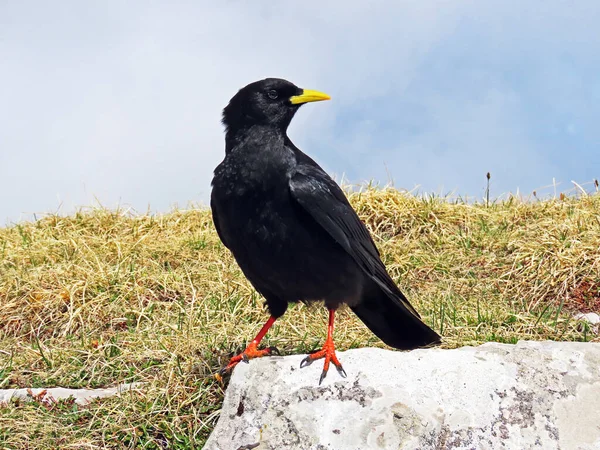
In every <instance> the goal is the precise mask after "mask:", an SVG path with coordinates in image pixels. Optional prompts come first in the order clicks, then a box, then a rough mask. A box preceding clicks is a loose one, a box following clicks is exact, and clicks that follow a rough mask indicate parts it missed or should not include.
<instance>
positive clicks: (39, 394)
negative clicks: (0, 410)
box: [0, 383, 139, 405]
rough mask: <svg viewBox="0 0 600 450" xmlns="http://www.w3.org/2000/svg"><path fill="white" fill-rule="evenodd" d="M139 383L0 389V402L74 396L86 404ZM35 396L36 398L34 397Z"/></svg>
mask: <svg viewBox="0 0 600 450" xmlns="http://www.w3.org/2000/svg"><path fill="white" fill-rule="evenodd" d="M136 385H139V383H126V384H121V385H119V386H116V387H112V388H104V389H67V388H61V387H55V388H47V389H44V388H33V389H26V388H25V389H0V403H3V402H4V403H8V402H9V401H11V399H13V398H19V399H21V400H25V401H31V400H35V399H37V400H38V401H40V402H43V403H49V404H50V403H53V402H54V401H58V400H64V399H68V398H70V397H72V398H73V399H74V400H75V403H77V404H79V405H86V404H88V403H89V402H90V401H92V400H93V399H95V398H104V397H112V396H113V395H117V394H120V393H122V392H125V391H129V390H130V389H134V388H135V387H136ZM34 397H35V398H34Z"/></svg>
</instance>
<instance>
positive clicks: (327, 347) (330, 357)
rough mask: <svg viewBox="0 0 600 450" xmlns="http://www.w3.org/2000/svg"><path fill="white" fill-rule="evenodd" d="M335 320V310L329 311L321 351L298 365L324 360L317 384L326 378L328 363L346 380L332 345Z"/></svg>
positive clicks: (303, 365)
mask: <svg viewBox="0 0 600 450" xmlns="http://www.w3.org/2000/svg"><path fill="white" fill-rule="evenodd" d="M334 320H335V309H330V310H329V325H328V326H327V340H326V341H325V344H324V345H323V349H322V350H319V351H318V352H315V353H311V354H310V355H308V356H307V357H306V358H304V359H303V360H302V362H301V363H300V367H301V368H302V367H306V366H309V365H311V364H312V363H313V361H315V360H317V359H320V358H325V363H324V364H323V372H321V378H320V379H319V384H321V383H322V382H323V380H324V379H325V377H326V376H327V371H328V370H329V363H330V362H332V363H333V364H334V365H335V367H336V369H337V370H338V372H339V373H340V375H341V376H343V377H344V378H346V371H345V370H344V368H343V367H342V364H341V363H340V361H339V360H338V359H337V356H336V355H335V345H334V343H333V322H334Z"/></svg>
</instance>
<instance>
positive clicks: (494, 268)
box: [0, 188, 600, 449]
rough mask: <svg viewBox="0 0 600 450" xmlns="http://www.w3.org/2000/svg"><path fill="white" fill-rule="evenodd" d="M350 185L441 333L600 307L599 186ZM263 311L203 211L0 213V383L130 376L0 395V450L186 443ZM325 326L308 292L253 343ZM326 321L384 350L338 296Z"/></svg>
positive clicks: (537, 322)
mask: <svg viewBox="0 0 600 450" xmlns="http://www.w3.org/2000/svg"><path fill="white" fill-rule="evenodd" d="M350 198H351V201H352V203H353V205H354V206H355V208H356V209H357V211H358V212H359V214H360V215H361V217H362V218H363V220H364V221H365V222H366V223H367V225H368V227H369V228H370V230H371V231H372V233H373V236H374V239H375V241H376V243H377V245H378V246H379V248H380V249H381V251H382V257H383V259H384V261H385V262H386V264H387V266H388V269H389V271H390V273H391V274H392V276H393V277H394V279H395V280H396V281H397V282H398V284H399V285H400V287H401V288H402V289H403V290H404V291H405V292H406V294H407V295H408V297H409V298H410V300H411V302H412V303H413V304H414V305H415V307H416V308H417V309H418V310H419V311H420V312H421V314H422V316H423V318H424V320H425V321H426V322H427V323H429V324H430V325H432V326H433V327H434V328H435V329H436V330H438V331H440V332H441V334H443V336H444V344H443V346H444V347H446V348H453V347H458V346H462V345H477V344H480V343H483V342H487V341H498V342H507V343H515V342H517V341H518V340H519V339H536V340H541V339H552V340H577V341H589V340H596V341H597V340H598V337H597V336H596V335H594V334H593V333H592V332H591V331H590V330H589V327H585V326H582V325H581V324H578V323H576V321H575V320H573V318H572V312H573V311H574V310H582V311H587V310H596V311H597V310H598V307H599V305H600V292H598V286H600V196H599V195H590V196H582V197H579V198H576V197H567V198H562V199H549V200H542V201H538V200H536V201H533V202H523V201H520V200H518V199H516V198H510V199H508V200H506V201H496V202H491V203H490V204H489V205H486V203H485V202H484V203H483V204H468V203H464V202H461V201H451V200H449V199H444V198H435V197H429V196H425V197H416V196H412V195H408V194H403V193H400V192H398V191H396V190H393V189H381V190H378V189H370V188H368V189H365V190H363V191H362V192H357V193H353V194H350ZM266 318H267V314H266V313H265V311H264V309H263V307H262V299H261V298H260V297H259V296H258V295H257V294H256V293H255V292H254V291H253V290H252V288H251V286H250V285H249V284H248V282H247V281H246V280H245V279H244V277H243V276H242V274H241V272H240V270H239V269H238V267H237V266H236V264H235V262H234V260H233V258H232V257H231V255H230V254H229V252H228V251H227V249H225V248H224V247H223V245H222V244H221V243H220V241H219V239H218V237H217V235H216V232H215V231H214V228H213V225H212V220H211V217H210V212H209V211H208V210H205V209H190V210H177V211H173V212H171V213H169V214H165V215H161V216H149V215H130V214H127V213H125V212H123V211H109V210H105V209H96V210H90V211H88V212H80V213H77V214H75V215H72V216H68V217H59V216H48V217H45V218H43V219H41V220H38V221H36V222H33V223H20V224H17V225H14V226H10V227H6V228H0V388H10V387H51V386H64V387H102V386H110V385H115V384H116V383H119V382H132V381H140V382H144V383H145V384H144V386H143V388H141V389H139V390H137V391H135V392H131V393H128V394H126V395H123V396H121V397H115V398H110V399H104V400H101V401H95V402H93V403H91V404H90V405H89V406H86V407H80V406H77V405H75V404H73V403H72V402H69V401H64V402H60V403H58V404H54V405H51V406H49V405H46V404H44V403H41V402H28V403H26V402H12V403H10V404H8V405H3V406H0V448H19V449H27V448H107V447H108V448H147V449H153V448H156V449H160V448H167V443H168V448H201V447H202V444H203V443H204V441H205V440H206V438H207V436H208V434H209V433H210V431H211V429H212V428H213V427H214V425H215V423H216V421H217V419H218V415H219V409H220V404H221V402H222V398H223V394H224V387H223V386H222V385H220V384H219V383H218V382H217V381H216V380H215V378H214V376H213V374H214V373H215V372H216V371H217V370H218V369H219V368H220V367H221V366H222V365H224V364H225V362H226V361H227V359H228V357H229V356H230V355H231V354H232V353H233V352H236V351H239V350H241V349H243V347H244V346H245V344H246V340H248V339H250V338H251V337H253V336H254V334H255V333H256V331H257V330H258V329H259V328H260V326H261V325H262V323H263V322H264V321H265V320H266ZM325 324H326V311H325V309H324V308H323V307H321V306H318V305H317V306H314V307H306V306H303V305H296V306H293V307H291V308H290V309H289V310H288V313H287V314H286V315H285V316H284V318H282V320H280V321H278V323H277V324H276V325H275V326H274V327H273V329H272V331H271V332H270V333H269V334H268V335H267V339H266V341H265V345H275V346H277V347H278V348H279V349H280V350H281V351H282V353H284V354H290V353H304V352H307V351H309V350H310V349H313V348H316V347H319V346H320V345H321V344H322V342H323V340H324V337H325V331H326V327H325ZM336 327H337V328H336V334H335V337H336V343H337V346H338V348H339V349H340V350H344V349H348V348H353V347H362V346H378V347H384V345H383V344H382V343H381V342H380V341H378V340H377V339H376V338H375V337H374V336H373V335H372V334H371V333H370V332H369V331H368V329H366V328H365V327H364V326H363V325H362V323H361V322H360V321H359V320H357V319H356V318H355V317H354V316H353V314H352V313H351V312H349V311H346V310H343V311H341V312H340V314H339V317H338V320H337V325H336ZM346 369H347V370H348V371H351V370H352V369H351V368H346ZM315 382H316V379H315Z"/></svg>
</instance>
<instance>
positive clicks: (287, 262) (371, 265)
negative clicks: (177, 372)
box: [211, 78, 440, 384]
mask: <svg viewBox="0 0 600 450" xmlns="http://www.w3.org/2000/svg"><path fill="white" fill-rule="evenodd" d="M329 98H330V97H329V96H328V95H326V94H323V93H321V92H317V91H311V90H307V89H300V88H298V87H297V86H295V85H294V84H292V83H290V82H288V81H285V80H281V79H277V78H267V79H265V80H261V81H257V82H255V83H251V84H249V85H248V86H246V87H244V88H242V89H241V90H240V91H239V92H238V93H237V94H236V95H235V96H234V97H233V98H232V99H231V101H230V102H229V104H228V105H227V106H226V107H225V109H224V110H223V124H224V125H225V129H226V135H225V159H224V160H223V162H221V164H219V165H218V166H217V168H216V169H215V171H214V178H213V180H212V195H211V208H212V214H213V220H214V223H215V227H216V229H217V232H218V233H219V237H220V238H221V240H222V241H223V244H225V246H227V248H229V250H231V252H232V253H233V256H234V257H235V259H236V261H237V263H238V264H239V266H240V268H241V269H242V271H243V272H244V275H246V277H247V278H248V280H250V282H251V283H252V285H253V286H254V287H255V288H256V290H257V291H258V292H260V293H261V294H262V295H263V296H264V298H265V299H266V304H267V307H268V309H269V312H270V314H271V317H270V318H269V320H268V321H267V323H266V324H265V325H264V326H263V327H262V329H261V330H260V332H259V333H258V335H257V336H256V338H254V340H253V341H252V342H251V343H250V344H249V345H248V347H247V348H246V350H245V351H244V352H242V353H241V354H239V355H237V356H234V357H233V358H231V360H230V362H229V364H228V365H227V366H226V367H225V368H223V369H222V370H221V372H220V373H221V375H222V374H224V373H226V372H228V371H230V370H231V369H233V367H234V366H235V365H236V364H237V363H238V362H239V361H242V360H244V361H246V362H247V361H248V360H249V359H251V358H255V357H259V356H264V355H269V354H271V353H272V352H273V351H274V350H275V349H273V348H266V349H263V350H259V349H258V344H259V343H260V341H261V340H262V338H263V337H264V336H265V334H266V333H267V331H268V329H269V328H270V327H271V325H273V323H274V322H275V320H276V319H277V318H278V317H281V316H282V315H283V314H284V313H285V311H286V309H287V306H288V303H289V302H298V301H303V302H311V301H318V300H322V301H324V302H325V306H326V307H327V309H328V310H329V327H328V330H327V331H328V332H327V340H326V341H325V344H324V346H323V349H322V350H320V351H318V352H316V353H312V354H310V355H308V356H307V357H306V358H305V359H304V360H303V361H302V364H301V367H304V366H306V365H309V364H310V363H312V362H313V361H314V360H316V359H319V358H323V357H324V358H325V364H324V367H323V372H322V374H321V378H320V381H319V384H320V383H321V381H323V378H325V376H326V374H327V370H328V369H329V364H330V362H332V363H333V364H334V365H335V366H336V367H337V369H338V371H339V372H340V374H342V375H343V376H346V373H345V371H344V369H343V368H342V365H341V364H340V362H339V361H338V359H337V357H336V355H335V347H334V344H333V323H334V315H335V311H336V309H337V308H338V307H339V306H340V305H341V304H343V303H345V304H347V305H348V306H350V308H351V309H352V310H353V311H354V312H355V313H356V315H357V316H358V317H359V318H360V319H361V320H362V321H363V322H364V323H365V325H367V327H369V328H370V329H371V331H372V332H373V333H375V334H376V335H377V336H378V337H379V338H380V339H381V340H382V341H383V342H385V343H386V344H388V345H390V346H392V347H395V348H398V349H402V350H410V349H414V348H417V347H422V346H427V345H430V344H434V343H438V342H439V340H440V337H439V336H438V335H437V333H435V332H434V331H433V330H432V329H431V328H429V327H428V326H427V325H425V324H424V323H423V322H422V321H421V320H420V316H419V314H418V313H417V311H415V309H414V308H413V307H412V306H411V304H410V303H409V302H408V300H407V299H406V297H405V296H404V295H403V294H402V292H400V290H399V289H398V287H397V286H396V284H395V283H394V282H393V280H392V279H391V278H390V276H389V275H388V273H387V271H386V268H385V266H384V264H383V262H382V261H381V259H380V255H379V252H378V250H377V248H376V247H375V244H374V243H373V240H372V239H371V236H370V234H369V232H368V230H367V228H366V227H365V225H364V224H363V223H362V222H361V220H360V219H359V217H358V216H357V214H356V212H355V211H354V209H353V208H352V206H350V203H348V200H347V199H346V196H345V195H344V193H343V191H342V190H341V189H340V187H339V186H338V185H337V184H336V183H335V181H333V179H331V178H330V177H329V175H327V173H325V171H324V170H323V169H322V168H321V167H320V166H319V165H318V164H317V163H316V162H315V161H313V160H312V159H311V158H310V157H308V156H307V155H305V154H304V153H302V152H301V151H300V149H298V147H296V146H295V145H294V144H293V143H292V141H291V140H290V138H289V137H288V136H287V128H288V126H289V124H290V122H291V120H292V118H293V117H294V114H296V112H297V111H298V109H299V108H300V106H301V105H302V104H304V103H307V102H316V101H320V100H329Z"/></svg>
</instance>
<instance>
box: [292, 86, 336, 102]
mask: <svg viewBox="0 0 600 450" xmlns="http://www.w3.org/2000/svg"><path fill="white" fill-rule="evenodd" d="M322 100H331V97H330V96H329V95H327V94H323V93H322V92H319V91H311V90H310V89H303V90H302V94H300V95H294V96H293V97H290V103H291V104H292V105H301V104H302V103H308V102H320V101H322Z"/></svg>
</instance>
